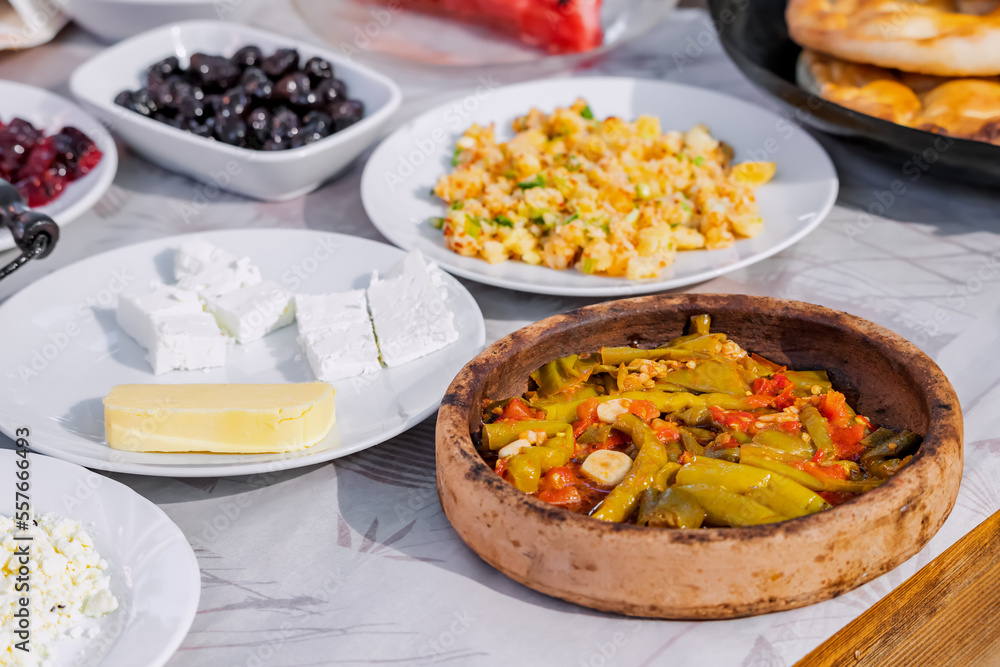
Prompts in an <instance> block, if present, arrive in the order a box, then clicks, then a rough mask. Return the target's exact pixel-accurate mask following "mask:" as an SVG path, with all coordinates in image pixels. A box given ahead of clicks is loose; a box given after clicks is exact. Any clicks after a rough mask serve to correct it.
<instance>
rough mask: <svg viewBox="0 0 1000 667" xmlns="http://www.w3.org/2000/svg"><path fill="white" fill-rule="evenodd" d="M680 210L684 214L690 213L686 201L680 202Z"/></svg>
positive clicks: (689, 206)
mask: <svg viewBox="0 0 1000 667" xmlns="http://www.w3.org/2000/svg"><path fill="white" fill-rule="evenodd" d="M681 208H682V209H683V210H684V212H685V213H690V212H691V205H690V204H688V203H687V202H686V201H682V202H681Z"/></svg>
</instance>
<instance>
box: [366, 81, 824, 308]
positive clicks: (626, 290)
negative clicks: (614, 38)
mask: <svg viewBox="0 0 1000 667" xmlns="http://www.w3.org/2000/svg"><path fill="white" fill-rule="evenodd" d="M566 81H572V82H573V83H574V84H575V85H577V86H578V87H579V89H580V92H579V95H580V96H582V97H588V96H590V97H592V95H590V94H589V93H588V92H587V91H588V89H591V90H592V89H593V88H592V87H594V86H600V85H602V84H606V83H610V82H618V83H621V82H630V83H632V84H635V85H642V86H658V87H662V88H663V89H664V90H668V89H669V90H671V91H672V92H673V93H675V94H697V95H699V96H705V97H708V98H714V99H715V100H716V101H717V103H718V104H719V105H720V106H724V105H733V104H736V105H739V106H754V105H750V104H749V103H747V102H744V101H743V100H740V99H737V98H735V97H731V96H729V95H724V94H722V93H717V92H715V91H711V90H706V89H703V88H699V87H696V86H688V85H684V84H678V83H672V82H666V81H654V80H646V79H634V78H630V77H574V78H569V79H541V80H537V81H528V82H525V83H520V84H514V85H510V86H503V87H501V88H499V89H497V90H496V91H495V93H494V95H504V96H507V97H516V96H520V97H521V98H523V99H524V100H525V101H526V102H525V112H526V111H527V110H528V108H530V106H531V105H532V103H531V100H532V95H531V89H532V88H535V87H542V86H546V85H551V84H553V83H562V82H566ZM464 99H465V98H456V99H452V100H450V101H449V102H446V103H444V104H442V105H440V106H438V107H436V108H434V109H431V110H429V111H427V112H425V113H423V114H421V115H420V116H418V117H416V118H414V119H412V120H411V121H408V122H407V123H406V124H405V125H403V126H402V127H400V128H399V129H397V130H396V131H395V132H393V133H392V134H391V135H389V137H387V138H386V139H385V140H384V141H382V143H381V144H379V146H378V147H377V148H376V149H375V151H374V152H373V153H372V155H371V156H370V157H369V159H368V162H367V164H366V165H365V170H364V172H363V173H362V176H361V201H362V204H363V205H364V208H365V212H366V213H367V214H368V217H369V218H370V219H371V221H372V224H374V225H375V227H376V228H377V229H378V230H379V231H380V232H381V233H382V234H383V235H384V236H385V237H386V238H387V239H389V240H390V241H391V242H392V243H395V244H396V245H398V246H399V247H401V248H404V249H407V250H409V249H411V248H412V247H413V246H414V244H413V243H412V241H411V239H409V238H408V235H407V234H406V233H405V232H404V231H403V230H402V228H401V227H400V226H399V222H398V220H396V219H395V217H394V219H393V220H386V219H384V218H382V217H380V216H378V214H377V213H374V211H375V210H376V208H375V202H376V201H378V200H379V199H381V198H383V197H384V196H385V193H384V191H383V188H382V184H381V182H379V180H378V179H379V176H378V174H376V173H375V172H376V170H377V169H378V168H380V167H382V166H384V165H385V163H386V156H387V155H389V154H390V151H392V150H393V148H394V146H393V143H394V142H399V141H402V140H403V139H402V138H407V137H408V138H411V139H412V138H413V137H412V136H411V135H410V130H411V128H413V127H414V126H416V125H419V124H421V123H423V122H426V121H427V120H428V119H431V118H432V117H435V116H440V115H442V113H443V112H446V111H447V110H448V109H450V108H453V107H454V105H456V104H457V103H461V102H462V101H463V100H464ZM754 108H756V109H758V111H759V112H761V113H763V114H765V115H768V116H771V117H773V119H774V121H775V122H776V123H780V122H782V118H781V117H780V116H778V115H777V114H775V113H773V112H771V111H768V110H767V109H763V108H759V107H754ZM470 122H471V120H470ZM785 122H787V121H785ZM665 129H669V128H665ZM800 131H801V133H802V136H801V140H802V141H804V142H805V143H806V144H807V145H809V146H810V147H811V148H812V149H814V150H815V152H816V154H817V157H818V158H820V159H821V160H822V167H823V169H824V171H827V172H828V173H829V181H830V185H831V187H830V188H829V189H828V191H827V193H826V197H825V199H824V200H823V201H822V202H817V203H816V204H817V206H816V215H815V216H814V217H813V219H812V220H810V221H809V222H808V223H807V224H804V225H802V226H801V227H799V228H798V229H797V230H796V231H795V232H794V233H792V234H789V235H788V236H785V237H783V238H782V239H781V240H780V241H779V242H777V243H774V244H773V245H771V246H769V247H768V248H766V249H765V250H762V251H759V252H757V253H754V254H752V255H749V256H747V257H744V258H742V259H740V260H739V261H736V262H732V263H730V264H726V265H724V266H721V267H716V268H712V269H707V270H703V271H699V272H696V273H693V274H689V275H686V276H681V277H676V278H665V279H651V280H643V281H635V282H633V283H630V284H621V283H615V282H612V281H614V280H615V279H608V280H609V283H610V284H609V285H607V286H606V287H605V286H600V285H586V286H579V287H576V286H566V285H547V284H545V283H535V282H530V281H528V280H523V279H509V278H503V277H496V276H491V275H488V274H487V273H486V272H485V271H481V270H479V265H477V268H476V269H468V268H466V267H464V266H461V265H460V264H459V260H460V259H466V258H460V256H459V255H457V254H454V253H451V252H448V253H441V254H439V255H436V256H434V257H433V258H432V259H433V260H434V261H435V262H437V264H438V265H439V266H441V268H443V269H444V270H446V271H448V272H449V273H453V274H455V275H457V276H461V277H463V278H467V279H469V280H474V281H476V282H480V283H484V284H487V285H493V286H496V287H503V288H506V289H512V290H518V291H522V292H531V293H534V294H551V295H557V296H589V297H604V296H629V295H636V294H648V293H651V292H660V291H663V290H668V289H674V288H678V287H684V286H686V285H692V284H694V283H699V282H703V281H706V280H711V279H712V278H717V277H719V276H721V275H724V274H727V273H730V272H732V271H736V270H737V269H741V268H744V267H746V266H750V265H752V264H756V263H758V262H761V261H763V260H765V259H767V258H768V257H771V256H772V255H775V254H777V253H779V252H781V251H782V250H785V249H786V248H788V247H790V246H792V245H793V244H795V243H797V242H798V241H800V240H801V239H803V238H804V237H805V236H806V235H808V234H809V233H810V232H811V231H813V230H814V229H815V228H816V227H818V226H819V225H820V223H822V222H823V220H824V219H826V217H827V216H828V215H829V213H830V211H831V210H832V209H833V206H834V204H835V203H836V201H837V193H838V191H839V181H838V179H837V172H836V169H835V168H834V166H833V162H832V160H831V159H830V157H829V155H827V153H826V151H825V150H823V148H822V146H820V144H819V143H818V142H817V141H816V140H815V139H813V138H812V137H811V136H809V135H808V134H806V133H805V132H804V130H800ZM722 138H723V140H724V139H725V137H722ZM435 157H437V153H434V154H432V155H431V156H429V157H427V160H428V161H433V159H434V158H435ZM442 210H443V207H442ZM766 222H767V221H766V220H765V224H766ZM739 243H741V242H740V241H737V244H739ZM684 252H685V253H688V252H719V251H704V250H697V251H684ZM452 260H454V261H452ZM479 261H480V262H481V264H482V269H486V268H487V267H489V266H491V265H490V264H488V263H487V262H486V261H485V260H479ZM511 261H513V260H511ZM515 263H516V262H515ZM574 270H575V269H569V270H568V271H574Z"/></svg>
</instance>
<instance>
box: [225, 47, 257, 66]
mask: <svg viewBox="0 0 1000 667" xmlns="http://www.w3.org/2000/svg"><path fill="white" fill-rule="evenodd" d="M263 59H264V54H263V53H261V50H260V49H259V48H257V47H256V46H244V47H243V48H241V49H240V50H239V51H237V52H236V53H234V54H233V57H232V58H230V61H231V62H232V63H233V64H234V65H236V66H237V67H239V68H240V69H246V68H248V67H258V66H259V65H260V61H261V60H263Z"/></svg>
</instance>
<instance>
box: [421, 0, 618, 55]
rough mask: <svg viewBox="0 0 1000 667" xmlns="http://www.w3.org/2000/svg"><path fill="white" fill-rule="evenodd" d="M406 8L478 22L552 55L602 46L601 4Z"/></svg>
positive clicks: (453, 1)
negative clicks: (514, 36)
mask: <svg viewBox="0 0 1000 667" xmlns="http://www.w3.org/2000/svg"><path fill="white" fill-rule="evenodd" d="M404 6H405V7H412V8H414V9H418V10H421V11H426V12H432V13H434V14H439V15H442V16H448V17H451V18H458V19H462V20H465V21H474V22H476V23H481V24H484V25H488V26H490V27H493V28H497V29H499V30H502V31H503V32H506V33H509V34H513V35H516V36H517V37H519V38H520V39H521V40H522V41H524V42H527V43H528V44H532V45H534V46H538V47H539V48H543V49H546V50H547V51H549V52H550V53H578V52H581V51H589V50H590V49H593V48H596V47H598V46H600V45H601V42H602V41H603V39H604V34H603V32H602V30H601V0H413V1H412V2H406V0H404Z"/></svg>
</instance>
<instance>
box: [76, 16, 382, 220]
mask: <svg viewBox="0 0 1000 667" xmlns="http://www.w3.org/2000/svg"><path fill="white" fill-rule="evenodd" d="M70 89H71V91H72V92H73V95H74V96H75V97H76V98H77V99H78V100H79V102H80V103H81V105H83V106H84V107H85V108H86V109H87V110H88V111H90V112H91V113H93V114H94V115H96V116H97V117H98V118H100V119H101V120H102V121H104V122H105V123H107V124H108V125H109V127H110V129H111V130H112V131H113V132H114V133H116V134H117V135H118V136H120V137H121V138H122V139H123V140H124V141H125V142H126V143H127V144H128V145H129V146H130V147H131V148H132V149H133V150H135V151H136V152H137V153H139V154H141V155H142V156H144V157H146V158H147V159H149V160H151V161H152V162H155V163H157V164H159V165H161V166H163V167H166V168H167V169H171V170H173V171H178V172H180V173H183V174H186V175H188V176H191V177H193V178H195V179H198V180H200V181H202V182H204V183H207V184H209V185H211V186H214V187H217V188H219V189H222V190H229V191H232V192H237V193H239V194H242V195H246V196H248V197H253V198H256V199H263V200H271V201H278V200H286V199H291V198H293V197H297V196H300V195H302V194H305V193H307V192H310V191H312V190H314V189H315V188H316V187H318V186H319V185H321V184H322V183H323V182H324V181H326V180H328V179H330V178H331V177H333V176H335V175H336V174H338V173H340V172H341V171H343V169H344V168H345V167H347V166H348V165H349V164H350V163H351V162H352V161H353V160H354V159H355V158H356V157H357V156H358V155H359V154H360V153H361V152H363V151H364V150H365V149H366V148H367V147H368V146H370V145H371V144H372V142H374V141H375V140H376V139H377V138H378V137H379V134H380V132H381V130H382V128H383V126H384V125H385V123H386V122H387V121H388V120H389V118H390V117H391V116H392V114H393V113H394V112H395V111H396V109H397V108H398V107H399V103H400V100H401V94H400V91H399V88H398V86H396V84H395V83H393V82H392V80H390V79H388V78H387V77H385V76H382V75H381V74H379V73H377V72H375V71H373V70H371V69H370V68H368V67H365V66H363V65H359V64H358V63H355V62H352V61H350V60H348V59H346V58H344V57H342V56H339V55H338V54H336V53H333V52H330V51H327V50H324V49H322V48H319V47H316V46H314V45H311V44H307V43H305V42H298V41H295V40H292V39H290V38H287V37H284V36H280V35H275V34H272V33H268V32H266V31H262V30H257V29H255V28H250V27H247V26H243V25H238V24H233V23H224V22H221V21H188V22H184V23H178V24H175V25H171V26H164V27H161V28H157V29H155V30H150V31H148V32H145V33H142V34H140V35H136V36H135V37H133V38H131V39H128V40H125V41H123V42H120V43H118V44H116V45H114V46H111V47H109V48H107V49H105V50H104V51H102V52H101V53H99V54H98V55H97V56H95V57H94V58H92V59H90V60H88V61H87V62H86V63H84V64H83V65H81V66H80V67H78V68H77V70H76V71H75V72H74V73H73V76H72V77H71V79H70Z"/></svg>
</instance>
